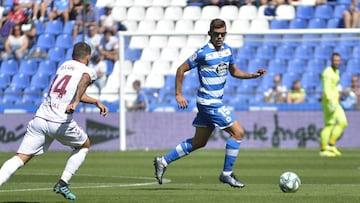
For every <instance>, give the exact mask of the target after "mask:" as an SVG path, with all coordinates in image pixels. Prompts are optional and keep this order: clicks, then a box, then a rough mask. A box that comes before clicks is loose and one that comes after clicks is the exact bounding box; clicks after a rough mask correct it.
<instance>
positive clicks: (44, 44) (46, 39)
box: [35, 33, 55, 49]
mask: <svg viewBox="0 0 360 203" xmlns="http://www.w3.org/2000/svg"><path fill="white" fill-rule="evenodd" d="M35 47H39V48H41V49H49V48H52V47H55V36H54V35H53V34H50V33H44V34H41V35H39V37H38V40H37V42H36V44H35Z"/></svg>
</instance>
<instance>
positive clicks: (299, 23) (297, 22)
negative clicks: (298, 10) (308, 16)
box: [289, 18, 308, 29]
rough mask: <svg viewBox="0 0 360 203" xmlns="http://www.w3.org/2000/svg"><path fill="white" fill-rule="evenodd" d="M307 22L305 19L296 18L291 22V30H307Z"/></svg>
mask: <svg viewBox="0 0 360 203" xmlns="http://www.w3.org/2000/svg"><path fill="white" fill-rule="evenodd" d="M307 27H308V25H307V20H305V19H303V18H294V19H293V20H291V21H290V25H289V28H290V29H305V28H307Z"/></svg>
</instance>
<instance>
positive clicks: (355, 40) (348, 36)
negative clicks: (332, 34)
mask: <svg viewBox="0 0 360 203" xmlns="http://www.w3.org/2000/svg"><path fill="white" fill-rule="evenodd" d="M359 37H360V35H359V34H357V33H356V34H355V33H344V34H340V41H339V45H344V46H350V47H353V46H358V45H360V44H359Z"/></svg>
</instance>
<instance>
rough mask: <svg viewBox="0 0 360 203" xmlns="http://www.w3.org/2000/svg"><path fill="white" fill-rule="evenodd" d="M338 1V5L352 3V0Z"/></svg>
mask: <svg viewBox="0 0 360 203" xmlns="http://www.w3.org/2000/svg"><path fill="white" fill-rule="evenodd" d="M336 3H337V5H339V4H344V5H347V6H348V5H350V4H351V3H352V0H337V1H336Z"/></svg>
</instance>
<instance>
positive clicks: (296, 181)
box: [279, 171, 301, 193]
mask: <svg viewBox="0 0 360 203" xmlns="http://www.w3.org/2000/svg"><path fill="white" fill-rule="evenodd" d="M300 185H301V180H300V178H299V176H298V175H297V174H296V173H294V172H290V171H288V172H285V173H283V174H281V176H280V182H279V187H280V189H281V190H282V191H283V192H286V193H289V192H297V191H298V190H299V188H300Z"/></svg>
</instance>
